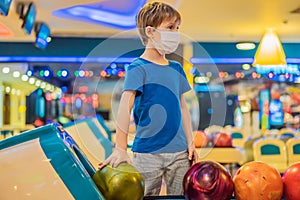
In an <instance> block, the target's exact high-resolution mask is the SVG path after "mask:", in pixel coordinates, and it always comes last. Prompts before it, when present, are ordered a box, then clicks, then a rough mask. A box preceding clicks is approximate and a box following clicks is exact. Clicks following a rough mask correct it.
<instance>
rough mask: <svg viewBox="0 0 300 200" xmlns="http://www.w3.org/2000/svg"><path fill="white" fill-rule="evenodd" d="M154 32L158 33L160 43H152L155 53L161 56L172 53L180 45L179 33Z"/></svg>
mask: <svg viewBox="0 0 300 200" xmlns="http://www.w3.org/2000/svg"><path fill="white" fill-rule="evenodd" d="M156 31H158V32H159V33H160V41H154V40H152V41H153V45H154V47H155V48H156V49H157V51H158V52H159V53H160V54H161V55H163V54H170V53H173V52H174V51H175V50H176V49H177V47H178V45H179V43H180V33H179V32H177V31H162V30H157V29H156Z"/></svg>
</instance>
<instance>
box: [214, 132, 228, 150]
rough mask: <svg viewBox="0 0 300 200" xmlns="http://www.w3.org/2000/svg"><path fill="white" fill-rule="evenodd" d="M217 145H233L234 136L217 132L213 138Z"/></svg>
mask: <svg viewBox="0 0 300 200" xmlns="http://www.w3.org/2000/svg"><path fill="white" fill-rule="evenodd" d="M213 141H214V145H215V147H232V138H231V136H230V135H229V134H227V133H222V132H219V133H216V134H215V135H214V138H213Z"/></svg>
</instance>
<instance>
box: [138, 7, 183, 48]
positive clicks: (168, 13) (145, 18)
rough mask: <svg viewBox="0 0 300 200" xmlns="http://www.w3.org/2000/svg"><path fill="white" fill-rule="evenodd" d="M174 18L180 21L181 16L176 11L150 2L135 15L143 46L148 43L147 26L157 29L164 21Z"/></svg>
mask: <svg viewBox="0 0 300 200" xmlns="http://www.w3.org/2000/svg"><path fill="white" fill-rule="evenodd" d="M174 17H175V18H176V21H179V22H180V21H181V16H180V14H179V12H178V11H177V10H175V9H174V8H173V7H171V6H170V5H168V4H165V3H162V2H151V3H148V4H146V5H145V6H144V7H143V8H142V9H141V10H140V11H139V13H138V15H137V28H138V30H139V33H140V37H141V39H142V42H143V44H144V45H146V44H147V42H148V37H147V35H146V33H145V29H146V27H147V26H152V27H154V28H157V27H158V26H159V25H160V24H161V23H162V22H163V21H164V20H168V19H173V18H174Z"/></svg>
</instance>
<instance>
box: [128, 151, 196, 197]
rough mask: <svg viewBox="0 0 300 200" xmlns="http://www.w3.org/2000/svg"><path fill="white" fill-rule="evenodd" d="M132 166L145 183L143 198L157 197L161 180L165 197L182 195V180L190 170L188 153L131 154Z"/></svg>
mask: <svg viewBox="0 0 300 200" xmlns="http://www.w3.org/2000/svg"><path fill="white" fill-rule="evenodd" d="M132 164H133V166H135V167H136V168H137V169H138V170H139V171H140V173H141V174H142V176H143V178H144V181H145V196H157V195H159V193H160V189H161V185H162V180H163V179H164V181H165V183H166V193H167V195H182V194H183V189H182V180H183V177H184V175H185V173H186V172H187V170H188V169H189V168H190V161H189V159H188V152H187V151H182V152H177V153H160V154H151V153H136V152H134V153H133V158H132Z"/></svg>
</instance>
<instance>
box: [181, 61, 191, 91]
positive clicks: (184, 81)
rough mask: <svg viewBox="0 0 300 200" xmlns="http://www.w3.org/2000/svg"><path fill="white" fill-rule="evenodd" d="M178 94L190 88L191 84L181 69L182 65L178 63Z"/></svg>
mask: <svg viewBox="0 0 300 200" xmlns="http://www.w3.org/2000/svg"><path fill="white" fill-rule="evenodd" d="M180 74H181V76H180V86H181V87H180V94H183V93H186V92H188V91H190V90H191V86H190V84H189V82H188V80H187V78H186V74H185V72H184V71H183V69H182V66H181V65H180Z"/></svg>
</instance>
